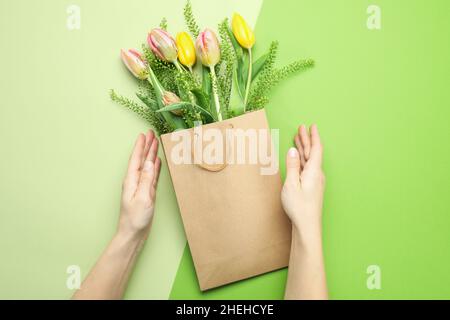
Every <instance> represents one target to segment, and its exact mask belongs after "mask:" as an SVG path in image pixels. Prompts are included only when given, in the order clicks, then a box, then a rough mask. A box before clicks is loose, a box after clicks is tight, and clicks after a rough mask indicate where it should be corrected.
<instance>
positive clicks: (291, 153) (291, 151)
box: [288, 148, 298, 158]
mask: <svg viewBox="0 0 450 320" xmlns="http://www.w3.org/2000/svg"><path fill="white" fill-rule="evenodd" d="M288 155H289V157H291V158H297V157H298V152H297V149H295V148H290V149H289V152H288Z"/></svg>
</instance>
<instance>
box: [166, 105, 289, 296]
mask: <svg viewBox="0 0 450 320" xmlns="http://www.w3.org/2000/svg"><path fill="white" fill-rule="evenodd" d="M230 127H232V128H233V130H237V129H244V130H246V129H266V130H269V127H268V123H267V119H266V114H265V111H264V110H259V111H255V112H251V113H248V114H245V115H242V116H240V117H236V118H232V119H228V120H225V121H222V122H219V123H212V124H208V125H205V126H203V129H204V130H206V129H208V128H219V129H221V130H223V128H230ZM187 131H188V132H189V133H190V134H191V136H192V137H193V135H194V129H187ZM269 132H270V131H269ZM173 134H174V133H170V134H165V135H162V136H161V141H162V145H163V148H164V152H165V155H166V159H167V163H168V167H169V171H170V176H171V178H172V182H173V186H174V189H175V193H176V197H177V201H178V205H179V208H180V213H181V216H182V220H183V224H184V229H185V232H186V236H187V240H188V243H189V247H190V250H191V253H192V258H193V261H194V265H195V270H196V273H197V278H198V281H199V284H200V289H201V290H202V291H203V290H208V289H211V288H214V287H218V286H221V285H224V284H227V283H231V282H234V281H238V280H242V279H246V278H249V277H253V276H256V275H259V274H262V273H266V272H269V271H272V270H276V269H280V268H283V267H286V266H287V265H288V262H289V252H290V244H291V225H290V222H289V220H288V218H287V216H286V215H285V213H284V212H283V209H282V206H281V199H280V195H281V187H282V184H281V178H280V174H279V172H278V171H277V173H276V174H273V175H262V174H261V171H260V167H261V165H260V164H249V163H246V164H228V165H226V166H224V167H223V166H221V165H220V164H219V165H217V166H216V168H217V169H221V168H220V167H223V168H222V169H221V170H218V171H217V172H214V171H210V170H206V169H204V168H202V167H201V166H199V165H198V164H175V163H174V162H173V161H172V160H173V159H171V154H172V149H173V148H174V146H175V145H176V144H178V143H179V142H177V141H171V135H173ZM266 140H267V141H266V143H267V144H269V145H270V144H271V140H270V136H267V137H266ZM247 147H248V146H247ZM224 153H226V154H227V155H228V156H229V151H228V150H225V151H224ZM213 167H214V166H213ZM210 169H211V168H210ZM213 169H214V168H213Z"/></svg>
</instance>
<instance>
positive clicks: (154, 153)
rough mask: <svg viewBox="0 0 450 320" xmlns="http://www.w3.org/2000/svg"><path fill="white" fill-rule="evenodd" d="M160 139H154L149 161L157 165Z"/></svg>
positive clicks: (148, 157) (148, 156)
mask: <svg viewBox="0 0 450 320" xmlns="http://www.w3.org/2000/svg"><path fill="white" fill-rule="evenodd" d="M158 146H159V145H158V139H153V142H152V144H151V146H150V151H149V152H148V155H147V159H148V160H150V161H152V162H153V163H155V160H156V156H157V154H158Z"/></svg>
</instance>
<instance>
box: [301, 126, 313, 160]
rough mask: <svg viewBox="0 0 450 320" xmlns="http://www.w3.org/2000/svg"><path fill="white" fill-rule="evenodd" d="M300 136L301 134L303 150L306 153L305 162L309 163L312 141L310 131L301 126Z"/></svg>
mask: <svg viewBox="0 0 450 320" xmlns="http://www.w3.org/2000/svg"><path fill="white" fill-rule="evenodd" d="M299 134H300V141H301V142H302V145H303V150H304V152H305V160H306V161H308V159H309V155H310V152H311V140H310V137H309V133H308V130H307V129H306V127H305V126H304V125H301V126H300V129H299Z"/></svg>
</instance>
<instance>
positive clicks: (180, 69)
mask: <svg viewBox="0 0 450 320" xmlns="http://www.w3.org/2000/svg"><path fill="white" fill-rule="evenodd" d="M173 64H174V65H175V67H177V69H178V71H180V72H183V71H184V69H183V68H182V67H181V66H180V64H179V63H178V61H177V60H175V61H174V62H173Z"/></svg>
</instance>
